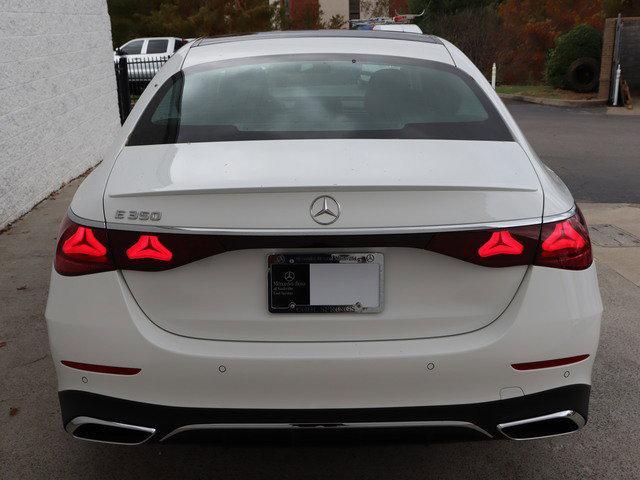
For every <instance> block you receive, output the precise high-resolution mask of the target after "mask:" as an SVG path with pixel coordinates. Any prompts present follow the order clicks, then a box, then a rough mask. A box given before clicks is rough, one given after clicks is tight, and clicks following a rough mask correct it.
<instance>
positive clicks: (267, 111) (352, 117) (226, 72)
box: [128, 55, 512, 145]
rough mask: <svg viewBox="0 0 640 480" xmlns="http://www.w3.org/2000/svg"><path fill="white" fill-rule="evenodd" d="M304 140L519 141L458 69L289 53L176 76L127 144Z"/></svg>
mask: <svg viewBox="0 0 640 480" xmlns="http://www.w3.org/2000/svg"><path fill="white" fill-rule="evenodd" d="M301 138H414V139H420V138H424V139H455V140H494V141H511V140H512V137H511V134H510V133H509V130H508V129H507V128H506V126H505V124H504V122H503V121H502V119H501V117H500V115H499V114H498V113H497V111H496V110H495V108H494V107H493V105H492V104H491V102H490V101H489V100H488V98H487V97H486V96H485V95H484V93H483V92H482V91H481V90H480V88H479V87H478V85H477V84H476V83H475V81H474V80H473V79H472V78H471V77H470V76H469V75H467V74H465V73H464V72H462V71H461V70H459V69H457V68H455V67H452V66H449V65H446V64H443V63H439V62H429V61H423V60H412V59H404V58H396V57H382V56H366V57H361V56H358V57H352V56H340V55H331V56H330V57H326V56H309V55H305V56H302V55H286V56H276V57H258V58H249V59H242V60H234V61H223V62H213V63H209V64H204V65H200V66H197V67H193V68H190V69H186V70H185V71H183V72H179V73H177V74H176V75H174V76H173V77H171V78H170V79H169V80H168V81H167V82H166V83H165V84H164V85H163V86H162V87H161V88H160V89H159V91H158V92H157V94H156V95H155V96H154V98H153V99H152V100H151V102H150V103H149V105H148V106H147V108H146V110H145V111H144V112H143V114H142V116H141V118H140V120H139V121H138V124H137V125H136V127H135V129H134V131H133V132H132V134H131V136H130V137H129V142H128V145H152V144H163V143H188V142H216V141H230V140H267V139H301Z"/></svg>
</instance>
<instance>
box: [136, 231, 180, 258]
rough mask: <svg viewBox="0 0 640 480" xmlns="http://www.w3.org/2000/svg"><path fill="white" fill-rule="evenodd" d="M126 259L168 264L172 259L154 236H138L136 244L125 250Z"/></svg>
mask: <svg viewBox="0 0 640 480" xmlns="http://www.w3.org/2000/svg"><path fill="white" fill-rule="evenodd" d="M127 257H128V258H129V259H131V260H142V259H145V258H147V259H150V260H160V261H161V262H169V261H171V259H172V258H173V254H172V253H171V251H170V250H169V249H168V248H167V247H165V246H164V245H163V244H162V243H161V242H160V240H159V239H158V237H157V236H155V235H140V238H139V239H138V241H137V242H136V243H134V244H133V245H132V246H131V247H129V248H128V249H127Z"/></svg>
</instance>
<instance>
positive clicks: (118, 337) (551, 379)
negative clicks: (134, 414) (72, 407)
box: [46, 266, 602, 413]
mask: <svg viewBox="0 0 640 480" xmlns="http://www.w3.org/2000/svg"><path fill="white" fill-rule="evenodd" d="M601 309H602V306H601V303H600V296H599V292H598V287H597V281H596V274H595V268H594V267H593V266H592V267H591V268H589V269H587V270H584V271H578V272H573V271H561V270H555V269H549V268H542V267H532V268H530V270H529V272H528V273H527V274H526V276H525V278H524V280H523V283H522V285H521V286H520V289H519V291H518V293H517V295H516V297H515V298H514V299H513V301H512V302H511V304H510V305H509V307H508V308H507V309H506V310H505V311H504V312H503V314H502V315H501V316H500V317H499V318H498V319H497V320H495V321H494V322H493V323H492V324H490V325H488V326H487V327H484V328H482V329H479V330H477V331H474V332H469V333H466V334H462V335H454V336H449V337H440V338H424V339H413V340H394V341H367V342H306V343H304V342H232V341H214V340H201V339H196V338H187V337H181V336H178V335H174V334H172V333H169V332H166V331H164V330H162V329H161V328H159V327H158V326H156V325H155V324H153V323H152V322H151V321H149V319H148V318H147V317H146V316H145V315H144V313H143V312H142V311H141V310H140V308H139V307H138V305H137V304H136V302H135V300H134V299H133V298H132V297H131V294H130V293H129V291H128V288H127V286H126V284H124V282H123V280H122V277H121V275H120V274H119V273H118V272H105V273H99V274H94V275H86V276H83V277H61V276H59V275H58V274H56V273H55V272H53V276H52V281H51V288H50V295H49V303H48V306H47V312H46V317H47V322H48V329H49V336H50V341H51V349H52V357H53V360H54V364H55V366H56V370H57V375H58V389H59V390H60V391H67V390H75V391H84V392H91V393H95V394H99V395H106V396H109V397H116V398H121V399H127V400H131V401H134V402H142V403H148V404H159V405H169V406H174V407H189V408H206V409H236V408H238V409H243V410H244V409H273V410H291V409H304V410H318V409H320V410H323V409H360V408H365V409H368V408H404V407H414V406H438V405H461V404H480V403H486V402H492V401H497V400H501V399H507V398H510V397H513V396H523V395H527V396H528V395H531V394H535V393H538V392H543V391H547V390H552V389H556V388H560V387H564V386H568V385H576V384H585V385H589V384H591V371H592V367H593V361H594V358H595V353H596V349H597V345H598V337H599V332H600V317H601ZM292 328H293V326H292ZM583 354H588V355H589V357H588V358H587V359H585V360H583V361H580V362H578V363H573V364H571V365H566V366H560V367H551V368H541V369H536V370H529V371H520V370H516V369H514V368H513V367H512V366H511V365H512V364H514V363H522V362H535V361H540V360H547V359H557V358H566V357H571V356H576V355H583ZM62 361H73V362H84V363H90V364H98V365H111V366H117V367H132V368H137V369H141V371H140V373H138V374H137V375H110V374H105V373H94V372H86V371H82V370H77V369H74V368H70V367H68V366H65V365H63V364H62ZM547 413H548V412H547Z"/></svg>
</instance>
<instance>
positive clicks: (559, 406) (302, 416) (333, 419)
mask: <svg viewBox="0 0 640 480" xmlns="http://www.w3.org/2000/svg"><path fill="white" fill-rule="evenodd" d="M589 394H590V386H589V385H583V384H578V385H569V386H565V387H560V388H555V389H552V390H547V391H544V392H540V393H535V394H531V395H525V396H522V397H516V398H510V399H506V400H497V401H492V402H483V403H474V404H460V405H440V406H427V407H385V408H348V409H228V408H190V407H170V406H164V405H155V404H149V403H141V402H134V401H130V400H123V399H119V398H113V397H108V396H104V395H98V394H95V393H89V392H82V391H76V390H65V391H62V392H60V393H59V398H60V405H61V409H62V419H63V424H64V426H65V427H66V426H67V424H68V423H69V422H70V421H71V420H73V419H74V418H76V417H91V418H96V419H100V420H106V421H111V422H119V423H124V424H130V425H139V426H145V427H152V428H155V429H156V434H155V435H154V437H153V438H152V439H151V441H159V440H161V439H162V438H164V437H165V436H167V435H168V434H169V433H171V432H173V431H175V430H176V429H178V428H180V427H184V426H187V425H202V424H226V425H234V424H239V423H242V424H254V425H255V424H258V425H259V424H292V425H309V424H311V425H322V426H338V425H340V424H358V423H374V422H449V423H450V422H465V423H468V424H472V425H475V426H477V427H480V429H482V430H484V431H486V432H487V433H489V435H491V436H493V437H495V438H503V436H502V435H501V434H500V432H498V431H497V429H496V426H497V425H498V424H501V423H506V422H512V421H516V420H521V419H526V418H532V417H538V416H542V415H547V414H550V413H554V412H559V411H564V410H572V411H574V412H576V413H579V414H580V415H581V416H582V417H583V418H584V419H585V421H586V419H587V417H588V409H589ZM296 430H310V429H304V428H303V429H296ZM322 430H329V429H328V428H324V429H322ZM336 430H338V429H336ZM385 430H386V429H385ZM411 430H415V429H411ZM448 430H455V431H460V432H462V430H465V431H466V433H473V432H472V431H471V430H470V429H448ZM192 433H195V432H192ZM199 433H202V432H199ZM476 433H478V432H476ZM454 436H455V435H454ZM480 437H486V435H480Z"/></svg>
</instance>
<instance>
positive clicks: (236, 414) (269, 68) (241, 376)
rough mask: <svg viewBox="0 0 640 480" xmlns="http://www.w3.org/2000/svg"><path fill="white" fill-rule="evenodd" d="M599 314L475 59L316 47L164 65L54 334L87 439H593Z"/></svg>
mask: <svg viewBox="0 0 640 480" xmlns="http://www.w3.org/2000/svg"><path fill="white" fill-rule="evenodd" d="M601 311H602V305H601V301H600V293H599V290H598V284H597V279H596V271H595V266H594V265H593V261H592V253H591V244H590V241H589V235H588V231H587V227H586V224H585V220H584V218H583V216H582V215H581V213H580V210H579V209H578V208H577V207H576V205H575V203H574V200H573V199H572V197H571V194H570V193H569V192H568V190H567V188H566V187H565V186H564V184H563V183H562V182H561V181H560V180H559V178H558V177H557V176H556V175H555V174H554V173H553V172H551V171H550V170H549V169H548V168H546V167H545V166H544V165H543V164H542V163H541V161H540V160H539V159H538V158H537V157H536V154H535V153H534V152H533V150H532V149H531V147H530V146H529V145H528V143H527V141H526V140H525V138H524V136H523V134H522V132H521V131H520V130H519V128H518V126H517V125H516V123H515V122H514V120H513V118H512V117H511V115H510V114H509V112H508V111H507V109H506V108H505V106H504V105H503V103H502V102H501V101H500V99H499V98H498V96H497V95H496V93H495V92H494V91H493V90H492V89H491V87H490V85H489V84H488V83H487V81H486V80H485V78H484V77H483V76H482V74H481V73H480V72H479V71H478V70H477V69H476V68H475V67H474V65H473V64H472V63H471V62H470V61H469V60H468V59H467V58H466V57H465V56H464V55H463V54H462V53H461V52H460V50H458V49H457V48H456V47H454V46H453V45H451V44H450V43H448V42H446V41H445V40H442V39H440V38H437V37H432V36H429V35H419V34H411V33H399V32H385V31H373V32H372V31H317V32H275V33H267V34H253V35H245V36H237V37H226V38H208V39H206V38H205V39H199V40H196V41H195V42H192V43H190V44H188V45H186V46H185V47H183V48H182V49H181V50H180V51H179V52H177V53H176V54H175V55H174V56H173V57H172V58H171V59H170V60H169V61H168V62H167V63H166V65H165V66H164V67H163V68H162V69H161V70H160V71H159V73H158V74H157V76H156V77H155V79H154V80H153V81H152V83H151V84H150V85H149V86H148V87H147V89H146V90H145V92H144V94H143V95H142V96H141V97H140V100H139V101H138V103H137V104H136V105H135V108H134V109H133V111H132V112H131V114H130V116H129V118H128V119H127V121H126V123H125V124H124V126H123V127H122V130H121V132H120V134H119V136H118V138H116V139H115V141H114V143H113V147H112V149H111V150H110V152H109V153H108V154H107V155H106V157H105V159H104V161H103V162H102V164H101V165H100V166H99V167H98V168H97V169H96V170H95V171H93V172H92V173H91V174H90V175H89V177H88V178H87V179H86V180H85V181H84V182H83V184H82V185H81V186H80V188H79V189H78V191H77V193H76V195H75V197H74V199H73V201H72V203H71V206H70V208H69V211H68V216H67V218H66V219H65V220H64V222H63V224H62V227H61V230H60V234H59V238H58V243H57V247H56V254H55V265H54V269H53V272H52V277H51V288H50V292H49V301H48V304H47V309H46V318H47V322H48V328H49V335H50V340H51V350H52V354H53V360H54V362H55V366H56V370H57V376H58V385H59V398H60V404H61V410H62V418H63V423H64V428H65V429H66V431H67V432H69V433H70V434H71V435H73V436H74V437H76V438H81V439H86V440H93V441H103V442H112V443H123V444H139V443H143V442H147V441H152V442H155V441H160V442H163V441H177V440H188V439H195V438H197V439H206V440H216V439H220V438H222V439H227V438H229V436H230V435H234V434H237V433H238V432H244V433H245V434H246V433H247V431H250V432H251V436H252V438H253V435H254V433H256V432H262V433H265V432H269V433H272V434H274V435H278V434H284V435H286V436H287V438H289V437H291V436H293V437H294V438H296V437H297V436H305V435H307V434H308V435H315V434H319V435H321V436H324V435H330V436H333V435H340V432H342V433H345V434H347V435H349V432H351V433H354V432H357V433H358V435H361V434H362V432H363V431H365V432H366V435H367V437H368V436H369V435H370V434H374V433H376V432H377V433H381V432H386V433H390V432H394V435H393V436H394V438H397V439H400V440H406V439H408V438H412V439H414V438H418V439H423V440H427V439H429V440H430V439H438V438H441V436H446V437H447V438H449V437H451V436H453V437H454V438H496V439H497V438H511V439H516V440H521V439H529V438H540V437H546V436H552V435H560V434H565V433H569V432H573V431H575V430H578V429H579V428H580V427H582V426H583V425H584V424H585V422H586V421H587V412H588V404H589V394H590V384H591V371H592V366H593V361H594V356H595V353H596V349H597V345H598V338H599V331H600V318H601ZM313 432H315V433H313ZM318 432H322V433H318Z"/></svg>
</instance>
